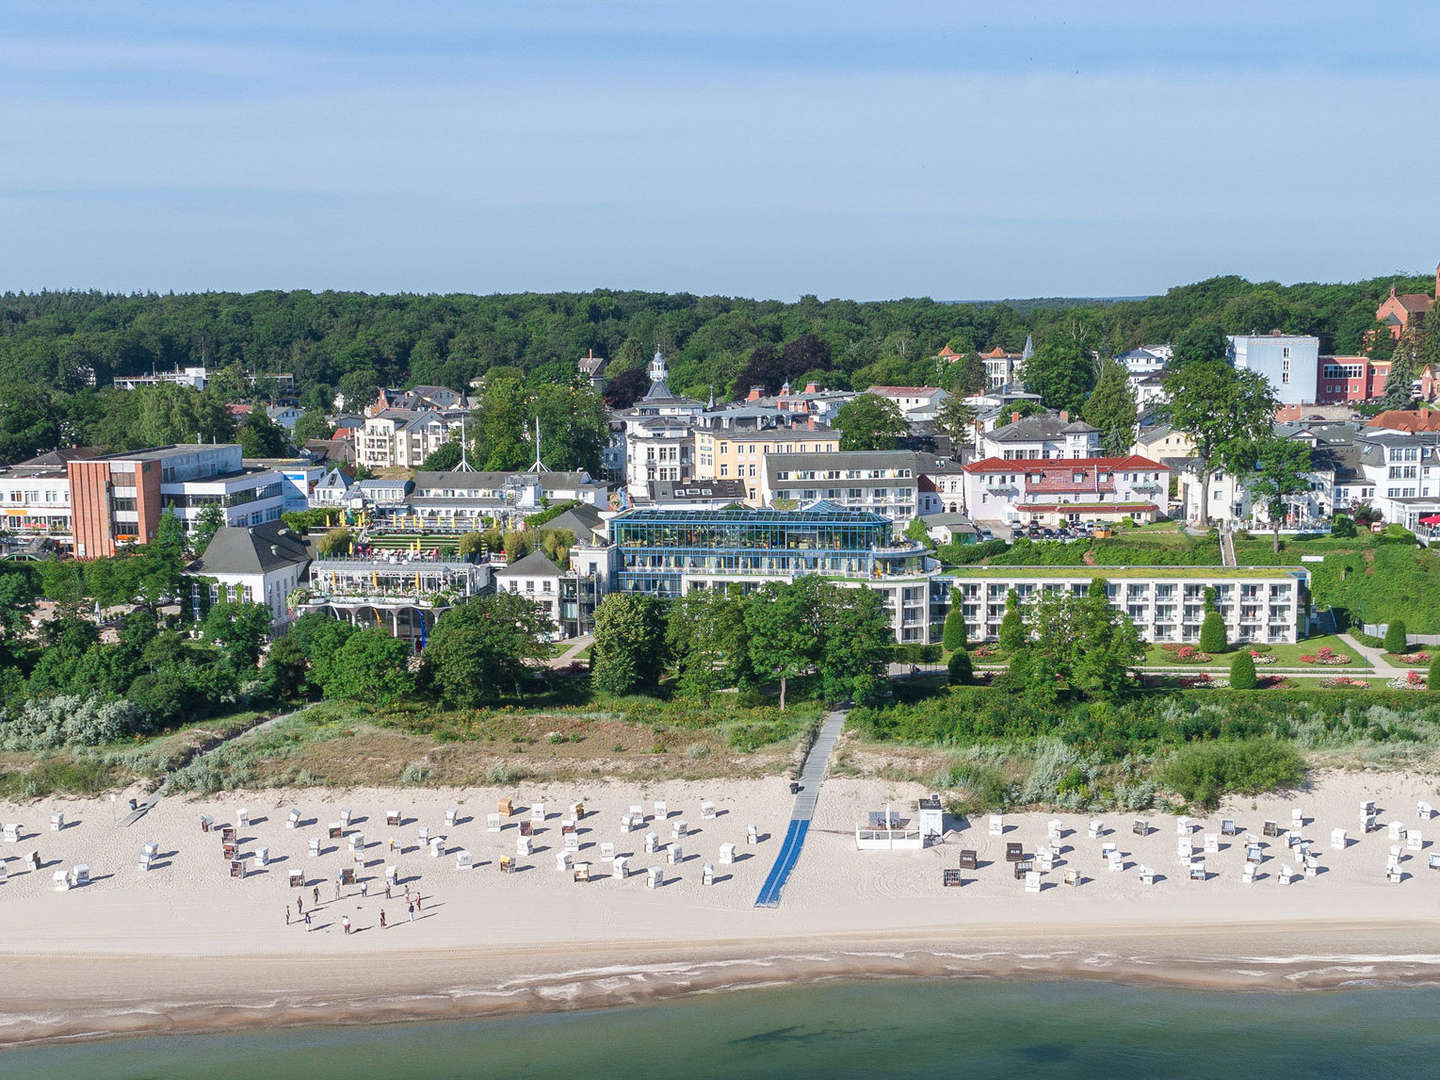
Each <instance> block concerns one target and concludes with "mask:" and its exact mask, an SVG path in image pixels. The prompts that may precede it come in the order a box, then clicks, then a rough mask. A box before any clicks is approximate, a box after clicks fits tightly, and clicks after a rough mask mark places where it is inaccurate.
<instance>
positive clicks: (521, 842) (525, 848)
mask: <svg viewBox="0 0 1440 1080" xmlns="http://www.w3.org/2000/svg"><path fill="white" fill-rule="evenodd" d="M532 847H533V841H531V839H530V837H528V836H517V837H515V854H516V855H529V854H530V852H531V849H532Z"/></svg>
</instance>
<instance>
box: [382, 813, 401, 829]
mask: <svg viewBox="0 0 1440 1080" xmlns="http://www.w3.org/2000/svg"><path fill="white" fill-rule="evenodd" d="M401 820H402V819H401V815H400V811H399V810H386V811H385V827H386V828H389V829H398V828H399V827H400V822H401Z"/></svg>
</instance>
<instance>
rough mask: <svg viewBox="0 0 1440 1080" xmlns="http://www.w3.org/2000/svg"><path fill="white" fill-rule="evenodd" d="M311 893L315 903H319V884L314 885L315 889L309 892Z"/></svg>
mask: <svg viewBox="0 0 1440 1080" xmlns="http://www.w3.org/2000/svg"><path fill="white" fill-rule="evenodd" d="M311 895H312V896H314V898H315V903H317V904H318V903H320V886H319V885H316V886H315V889H314V891H313V892H312V893H311Z"/></svg>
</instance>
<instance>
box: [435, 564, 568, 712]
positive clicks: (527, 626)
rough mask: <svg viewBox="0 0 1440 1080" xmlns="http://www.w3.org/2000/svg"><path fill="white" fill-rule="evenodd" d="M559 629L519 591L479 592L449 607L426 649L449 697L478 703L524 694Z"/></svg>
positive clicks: (469, 705) (464, 705)
mask: <svg viewBox="0 0 1440 1080" xmlns="http://www.w3.org/2000/svg"><path fill="white" fill-rule="evenodd" d="M552 629H554V627H553V624H552V623H551V622H550V620H549V618H547V617H546V616H545V615H544V614H543V613H542V611H541V609H540V608H539V607H538V606H536V605H535V604H533V603H531V602H530V601H529V600H527V599H525V598H524V597H523V596H520V595H518V594H516V593H508V592H500V593H495V594H493V595H490V596H480V597H475V598H472V599H470V600H467V601H465V602H464V603H463V604H458V605H456V606H455V607H453V608H451V609H450V610H449V611H447V612H446V613H445V614H444V615H443V616H442V617H441V618H440V619H439V620H438V621H437V622H436V624H435V629H434V630H433V631H432V632H431V634H430V640H429V644H428V645H427V646H426V648H425V666H426V668H427V669H428V670H429V672H430V674H431V676H432V677H433V678H434V680H435V685H436V687H437V688H438V689H439V690H440V693H441V694H442V695H443V696H444V698H445V701H446V702H447V703H448V704H450V705H454V706H458V707H461V708H475V707H477V706H480V705H483V704H486V703H489V702H493V701H496V700H498V699H499V698H501V697H503V696H504V695H506V694H510V693H513V694H515V695H516V696H517V697H519V696H522V695H523V688H524V686H525V682H526V679H527V678H528V677H529V675H530V674H531V671H532V665H533V664H536V663H538V662H540V661H542V660H544V659H545V657H547V656H548V655H549V649H548V647H547V646H545V645H544V644H543V643H542V642H541V640H540V636H541V635H542V634H547V633H549V632H550V631H551V630H552Z"/></svg>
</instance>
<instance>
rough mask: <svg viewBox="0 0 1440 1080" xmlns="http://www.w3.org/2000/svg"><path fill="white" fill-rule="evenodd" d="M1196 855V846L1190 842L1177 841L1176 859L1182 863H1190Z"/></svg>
mask: <svg viewBox="0 0 1440 1080" xmlns="http://www.w3.org/2000/svg"><path fill="white" fill-rule="evenodd" d="M1194 854H1195V845H1194V844H1192V843H1191V842H1190V841H1189V840H1176V841H1175V858H1177V859H1178V860H1180V862H1182V863H1188V862H1189V861H1190V859H1191V857H1192V856H1194Z"/></svg>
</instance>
